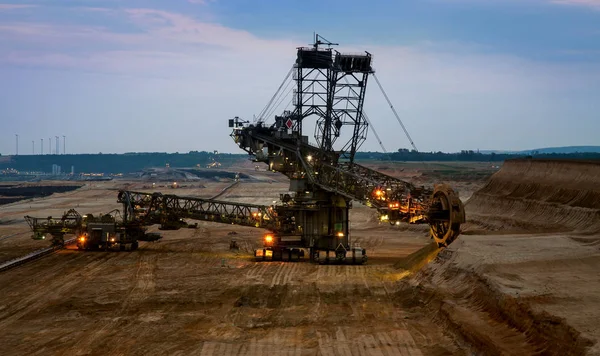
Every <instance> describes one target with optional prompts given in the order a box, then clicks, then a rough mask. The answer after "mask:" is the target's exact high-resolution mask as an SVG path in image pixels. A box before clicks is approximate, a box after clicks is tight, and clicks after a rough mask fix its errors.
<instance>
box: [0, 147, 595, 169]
mask: <svg viewBox="0 0 600 356" xmlns="http://www.w3.org/2000/svg"><path fill="white" fill-rule="evenodd" d="M527 156H528V155H526V154H510V153H489V154H488V153H480V152H476V151H472V150H463V151H460V152H456V153H444V152H440V151H438V152H417V151H415V150H408V149H404V148H401V149H399V150H398V151H397V152H389V153H382V152H357V153H356V156H355V157H356V159H357V160H366V159H369V160H381V161H386V160H391V161H409V162H410V161H415V162H421V161H463V162H464V161H471V162H502V161H504V160H507V159H511V158H522V157H527ZM531 156H533V157H536V158H551V159H585V160H600V153H568V154H567V153H550V154H549V153H538V152H532V153H531ZM247 157H248V155H247V154H230V153H219V154H218V155H215V154H214V153H213V152H206V151H190V152H188V153H164V152H142V153H133V152H131V153H125V154H102V153H98V154H73V155H20V156H11V157H10V161H6V162H3V163H1V164H0V169H7V168H8V169H10V168H12V169H16V170H18V171H21V172H28V171H29V172H51V171H52V165H53V164H56V165H59V166H61V170H62V172H65V173H69V172H70V171H71V166H74V167H75V173H82V172H84V173H92V172H95V173H105V174H111V173H112V174H116V173H132V172H138V171H141V170H143V169H147V168H153V167H165V166H166V165H167V164H169V166H170V167H174V168H175V167H179V168H183V167H196V166H197V165H200V167H205V165H207V164H209V163H211V162H213V160H215V159H216V160H217V161H218V162H219V163H221V164H222V166H223V168H225V167H228V166H230V165H231V164H234V163H235V162H237V161H238V160H240V159H244V158H247Z"/></svg>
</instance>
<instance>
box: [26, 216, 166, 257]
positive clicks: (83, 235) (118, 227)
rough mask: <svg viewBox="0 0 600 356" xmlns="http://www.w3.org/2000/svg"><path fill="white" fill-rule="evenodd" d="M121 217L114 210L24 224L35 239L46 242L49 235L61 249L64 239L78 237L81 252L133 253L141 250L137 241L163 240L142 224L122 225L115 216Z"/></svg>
mask: <svg viewBox="0 0 600 356" xmlns="http://www.w3.org/2000/svg"><path fill="white" fill-rule="evenodd" d="M118 213H119V211H118V210H113V211H111V212H110V213H108V214H100V215H99V216H93V215H92V214H87V215H81V214H79V213H78V212H77V211H76V210H74V209H71V210H69V211H68V212H66V213H65V214H63V216H62V217H61V218H59V219H55V218H53V217H51V216H49V217H47V218H36V217H31V216H26V217H25V220H26V221H27V223H28V224H29V226H30V227H31V230H32V231H33V238H34V239H36V240H45V239H46V236H47V235H50V240H51V242H52V245H54V246H60V245H63V244H64V243H65V235H75V237H76V238H77V247H78V248H79V249H80V250H111V249H119V250H121V251H124V250H131V251H132V250H135V249H137V248H138V240H142V241H153V240H157V239H159V238H160V235H158V234H156V233H147V232H146V229H145V228H144V227H143V226H142V224H140V223H139V222H136V221H131V222H128V221H119V220H118V219H117V218H116V216H115V214H118Z"/></svg>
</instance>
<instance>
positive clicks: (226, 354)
mask: <svg viewBox="0 0 600 356" xmlns="http://www.w3.org/2000/svg"><path fill="white" fill-rule="evenodd" d="M299 340H302V331H301V330H300V329H293V330H289V329H284V330H280V331H277V332H270V333H269V334H268V335H266V336H265V337H264V338H261V339H259V338H256V337H254V338H252V339H250V340H248V342H246V343H244V344H241V343H226V342H215V341H206V342H204V344H203V345H202V349H201V351H200V356H270V355H277V356H302V354H303V348H302V347H301V346H299V345H298V343H299ZM315 351H316V350H315ZM304 354H306V353H304ZM310 354H314V353H310Z"/></svg>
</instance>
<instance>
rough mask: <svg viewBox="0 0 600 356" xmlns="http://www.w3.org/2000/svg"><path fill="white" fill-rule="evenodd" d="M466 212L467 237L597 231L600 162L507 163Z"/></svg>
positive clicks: (478, 193) (535, 160)
mask: <svg viewBox="0 0 600 356" xmlns="http://www.w3.org/2000/svg"><path fill="white" fill-rule="evenodd" d="M465 209H466V211H467V219H468V224H467V225H466V226H465V230H466V231H465V232H466V233H467V234H468V233H480V232H481V229H483V230H488V231H489V230H492V231H510V232H520V231H522V232H531V231H536V232H550V231H578V232H597V231H600V161H573V160H546V159H514V160H508V161H506V162H505V163H504V165H503V166H502V169H500V170H499V171H498V172H497V173H496V174H494V175H493V176H492V177H491V178H490V180H489V181H488V183H487V184H486V185H485V186H484V187H483V188H482V189H480V190H479V191H477V192H476V193H475V194H473V196H472V197H471V199H469V201H467V203H466V204H465ZM478 230H479V231H478Z"/></svg>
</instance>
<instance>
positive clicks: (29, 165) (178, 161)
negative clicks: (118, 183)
mask: <svg viewBox="0 0 600 356" xmlns="http://www.w3.org/2000/svg"><path fill="white" fill-rule="evenodd" d="M247 156H248V155H246V154H229V153H219V154H218V155H215V154H214V153H213V152H205V151H201V152H200V151H190V152H188V153H163V152H151V153H148V152H144V153H125V154H102V153H98V154H72V155H27V156H22V155H19V156H12V157H11V160H10V162H5V163H3V164H2V166H1V167H0V169H6V168H13V169H16V170H18V171H21V172H27V171H35V172H51V171H52V165H53V164H56V165H59V166H61V170H62V172H66V173H69V172H70V171H71V166H74V167H75V173H82V172H85V173H91V172H97V173H106V174H110V173H113V174H116V173H131V172H137V171H141V170H143V169H146V168H152V167H165V166H166V165H167V164H169V166H170V167H195V166H196V165H200V166H201V167H204V166H205V165H206V164H208V163H210V162H213V160H214V159H216V160H217V161H218V162H220V163H221V164H222V165H223V166H227V165H229V164H231V163H232V162H233V161H237V160H238V159H240V158H242V157H247Z"/></svg>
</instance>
